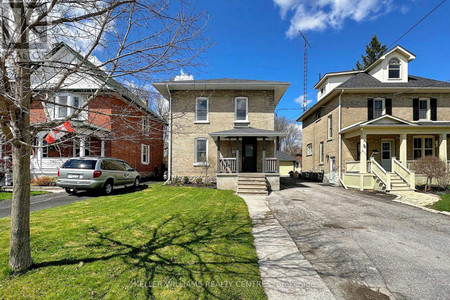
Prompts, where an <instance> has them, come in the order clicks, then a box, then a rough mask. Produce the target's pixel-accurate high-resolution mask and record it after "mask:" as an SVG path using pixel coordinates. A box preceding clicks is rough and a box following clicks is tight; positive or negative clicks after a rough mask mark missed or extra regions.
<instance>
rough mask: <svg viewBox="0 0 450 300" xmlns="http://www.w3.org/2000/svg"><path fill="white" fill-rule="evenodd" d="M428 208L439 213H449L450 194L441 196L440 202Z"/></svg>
mask: <svg viewBox="0 0 450 300" xmlns="http://www.w3.org/2000/svg"><path fill="white" fill-rule="evenodd" d="M429 207H430V208H433V209H436V210H440V211H450V194H443V195H441V200H439V201H438V202H436V203H434V204H432V205H430V206H429Z"/></svg>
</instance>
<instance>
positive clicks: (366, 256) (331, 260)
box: [268, 182, 450, 300]
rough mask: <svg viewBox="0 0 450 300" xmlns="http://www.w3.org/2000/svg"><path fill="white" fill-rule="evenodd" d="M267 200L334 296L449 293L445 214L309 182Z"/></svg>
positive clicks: (449, 227)
mask: <svg viewBox="0 0 450 300" xmlns="http://www.w3.org/2000/svg"><path fill="white" fill-rule="evenodd" d="M268 199H269V207H270V208H271V210H272V212H273V213H274V215H275V217H276V218H277V219H278V221H279V222H280V223H281V225H282V226H284V227H285V228H286V229H287V230H288V232H289V234H290V235H291V237H292V238H293V240H294V242H295V243H296V245H297V247H298V248H299V250H300V251H301V252H302V254H303V255H304V256H305V257H306V258H307V259H308V260H309V262H310V263H311V265H312V266H313V267H314V268H315V269H316V270H317V272H318V273H319V275H320V276H321V277H322V279H323V280H324V282H325V284H326V285H327V286H328V287H329V289H330V290H331V291H332V292H333V294H334V295H335V296H336V298H338V299H388V296H389V297H391V298H393V299H435V300H437V299H449V295H450V279H449V278H450V246H449V245H450V217H449V216H445V215H442V214H434V213H431V212H427V211H424V210H421V209H418V208H414V207H410V206H407V205H404V204H401V203H396V202H393V201H391V199H392V196H391V197H389V196H386V195H385V194H381V195H374V194H369V193H361V192H356V191H347V190H345V189H342V188H338V187H331V186H326V185H322V184H318V183H310V182H307V183H299V182H297V185H295V186H292V185H289V184H288V185H287V186H286V185H285V189H284V190H282V191H280V192H275V193H272V194H271V195H270V196H269V198H268Z"/></svg>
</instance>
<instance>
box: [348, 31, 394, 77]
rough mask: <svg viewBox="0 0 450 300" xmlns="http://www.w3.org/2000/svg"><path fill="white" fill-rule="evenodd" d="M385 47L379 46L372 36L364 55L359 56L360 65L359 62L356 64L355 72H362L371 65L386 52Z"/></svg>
mask: <svg viewBox="0 0 450 300" xmlns="http://www.w3.org/2000/svg"><path fill="white" fill-rule="evenodd" d="M386 50H387V47H386V45H383V46H382V45H381V43H380V42H379V41H378V38H377V35H376V34H374V35H373V37H372V40H371V41H370V43H369V44H368V45H367V46H366V55H361V58H362V63H360V62H359V60H358V61H357V62H356V69H357V70H364V69H365V68H367V67H368V66H370V65H371V64H373V63H374V62H375V61H376V60H377V59H378V58H380V56H381V55H383V53H384V52H386Z"/></svg>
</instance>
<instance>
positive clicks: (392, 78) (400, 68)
mask: <svg viewBox="0 0 450 300" xmlns="http://www.w3.org/2000/svg"><path fill="white" fill-rule="evenodd" d="M393 59H396V60H398V77H390V76H389V71H390V69H391V65H394V64H391V60H393ZM395 65H397V64H395ZM387 70H388V73H387V77H388V80H401V79H402V61H401V60H400V59H399V58H397V57H392V58H391V59H389V61H388V67H387Z"/></svg>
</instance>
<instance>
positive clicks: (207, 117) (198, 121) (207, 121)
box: [194, 97, 209, 123]
mask: <svg viewBox="0 0 450 300" xmlns="http://www.w3.org/2000/svg"><path fill="white" fill-rule="evenodd" d="M198 100H206V120H197V102H198ZM194 123H209V98H208V97H197V98H196V99H195V121H194Z"/></svg>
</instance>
